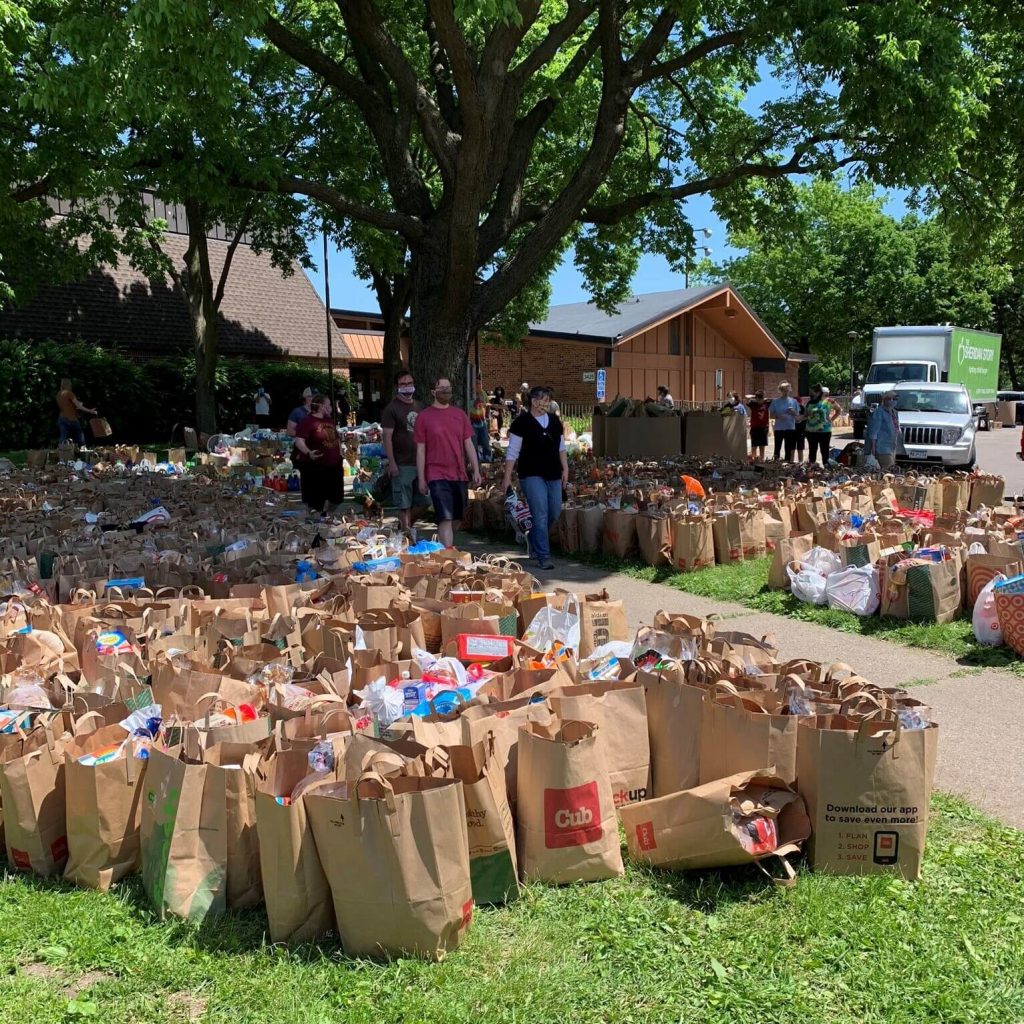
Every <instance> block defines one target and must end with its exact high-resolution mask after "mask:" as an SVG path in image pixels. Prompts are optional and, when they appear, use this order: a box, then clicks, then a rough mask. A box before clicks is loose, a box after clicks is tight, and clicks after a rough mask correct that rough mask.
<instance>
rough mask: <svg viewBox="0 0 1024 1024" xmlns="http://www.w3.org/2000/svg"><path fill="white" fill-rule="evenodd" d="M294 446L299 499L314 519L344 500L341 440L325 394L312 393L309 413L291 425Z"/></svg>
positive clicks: (331, 511) (330, 512) (329, 402)
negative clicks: (297, 464)
mask: <svg viewBox="0 0 1024 1024" xmlns="http://www.w3.org/2000/svg"><path fill="white" fill-rule="evenodd" d="M295 447H296V449H297V450H298V451H299V452H300V453H301V455H302V461H301V462H300V463H299V476H300V479H301V482H302V500H303V501H305V503H306V505H307V507H308V508H309V511H310V515H311V516H312V517H313V518H314V519H319V517H320V516H321V515H322V514H323V513H324V512H326V513H327V515H331V514H332V513H333V512H334V510H335V509H336V508H337V507H338V506H339V505H340V504H341V503H342V502H343V501H344V500H345V476H344V473H343V471H342V465H341V440H340V439H339V437H338V428H337V427H336V426H335V423H334V420H333V419H331V400H330V399H329V398H328V397H327V396H326V395H314V396H313V400H312V401H311V402H310V406H309V415H308V416H307V417H306V418H305V419H304V420H302V422H301V423H299V425H298V426H297V427H296V428H295Z"/></svg>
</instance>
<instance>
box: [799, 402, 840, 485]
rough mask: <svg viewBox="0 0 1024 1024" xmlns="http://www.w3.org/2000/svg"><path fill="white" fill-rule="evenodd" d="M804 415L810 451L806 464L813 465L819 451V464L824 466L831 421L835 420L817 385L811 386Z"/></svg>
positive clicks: (833, 411) (830, 439)
mask: <svg viewBox="0 0 1024 1024" xmlns="http://www.w3.org/2000/svg"><path fill="white" fill-rule="evenodd" d="M804 415H805V416H806V417H807V444H808V446H809V449H810V451H809V453H808V456H807V459H808V462H811V463H814V462H815V460H816V459H817V457H818V452H819V451H820V452H821V464H822V465H823V466H825V465H827V464H828V453H829V449H830V448H831V447H832V421H833V420H834V419H835V418H836V411H835V409H834V408H833V407H832V403H831V402H830V401H829V400H828V399H827V398H826V397H825V395H824V393H823V391H822V389H821V387H819V386H818V385H817V384H813V385H812V386H811V396H810V398H809V399H808V400H807V405H805V406H804Z"/></svg>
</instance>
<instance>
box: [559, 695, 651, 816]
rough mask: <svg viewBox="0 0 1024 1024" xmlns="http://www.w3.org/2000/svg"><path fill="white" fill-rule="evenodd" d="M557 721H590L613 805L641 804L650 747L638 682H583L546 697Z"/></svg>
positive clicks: (646, 791)
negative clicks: (593, 727) (602, 760)
mask: <svg viewBox="0 0 1024 1024" xmlns="http://www.w3.org/2000/svg"><path fill="white" fill-rule="evenodd" d="M548 702H549V703H550V704H551V708H552V710H553V711H554V713H555V715H556V716H557V717H558V718H561V719H562V720H563V721H567V720H570V719H575V720H576V721H582V722H594V723H595V724H596V725H597V727H598V730H597V740H598V746H599V747H600V748H601V750H602V753H603V754H604V759H605V762H606V764H607V765H608V777H609V779H610V780H611V784H612V800H613V801H614V803H615V806H616V807H621V806H623V805H624V804H631V803H636V801H638V800H646V799H647V797H648V795H649V794H650V792H651V747H650V739H649V737H648V732H647V700H646V698H645V696H644V688H643V686H641V685H640V684H639V683H637V682H626V683H618V682H614V683H587V684H584V685H582V686H570V687H563V688H561V689H558V690H555V691H554V692H553V693H551V694H549V695H548Z"/></svg>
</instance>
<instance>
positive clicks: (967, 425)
mask: <svg viewBox="0 0 1024 1024" xmlns="http://www.w3.org/2000/svg"><path fill="white" fill-rule="evenodd" d="M892 390H893V391H895V392H896V409H897V411H898V412H899V418H900V434H901V435H902V445H901V446H900V447H901V450H900V451H899V452H897V455H896V459H897V461H899V462H919V463H928V464H930V465H934V466H940V465H941V466H942V467H944V468H948V469H973V468H974V462H975V458H976V452H975V447H974V438H975V431H976V423H975V419H974V411H973V409H972V408H971V399H970V395H968V393H967V388H965V387H964V386H963V384H914V383H912V382H911V381H904V382H902V383H900V384H896V385H895V386H894V387H893V389H892Z"/></svg>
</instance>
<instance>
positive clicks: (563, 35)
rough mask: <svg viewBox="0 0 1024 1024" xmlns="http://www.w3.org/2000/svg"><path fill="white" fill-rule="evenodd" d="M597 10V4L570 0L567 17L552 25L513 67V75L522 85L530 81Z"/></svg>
mask: <svg viewBox="0 0 1024 1024" xmlns="http://www.w3.org/2000/svg"><path fill="white" fill-rule="evenodd" d="M596 10H597V4H595V3H585V2H583V0H569V4H568V7H567V8H566V12H565V17H564V18H562V20H561V21H559V22H556V23H555V24H554V25H552V26H551V27H550V28H549V29H548V31H547V35H545V36H544V38H543V39H542V40H541V41H540V42H539V43H538V44H537V45H536V46H535V47H534V48H533V50H531V51H530V52H529V53H528V54H527V55H526V56H525V57H524V58H523V59H522V60H521V61H520V62H519V63H518V64H517V65H516V66H515V67H514V68H513V69H512V75H513V76H514V78H515V79H516V81H517V82H518V83H519V85H520V86H521V85H522V84H523V83H525V82H527V81H529V80H530V79H531V78H532V77H533V76H534V75H535V74H536V73H537V72H538V71H540V69H541V68H542V67H544V65H545V64H547V63H548V61H550V60H552V59H553V58H554V57H555V55H556V54H557V53H558V52H559V50H561V48H562V46H563V45H565V43H566V42H568V41H569V40H570V39H571V38H572V37H573V36H574V35H575V34H576V32H577V30H578V29H579V27H580V26H581V25H582V24H583V22H584V21H586V20H587V18H588V17H589V16H590V15H591V14H593V13H594V11H596Z"/></svg>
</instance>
